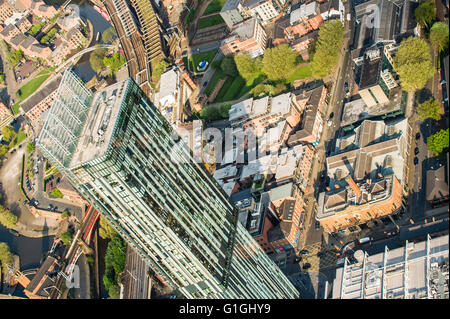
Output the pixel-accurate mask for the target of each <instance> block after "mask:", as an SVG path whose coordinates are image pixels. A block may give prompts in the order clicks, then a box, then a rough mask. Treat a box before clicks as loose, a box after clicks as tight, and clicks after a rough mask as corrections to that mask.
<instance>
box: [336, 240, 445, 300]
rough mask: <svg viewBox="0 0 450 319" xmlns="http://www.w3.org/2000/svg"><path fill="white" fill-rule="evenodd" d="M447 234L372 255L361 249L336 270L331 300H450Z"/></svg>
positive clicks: (407, 243) (406, 243)
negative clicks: (353, 260)
mask: <svg viewBox="0 0 450 319" xmlns="http://www.w3.org/2000/svg"><path fill="white" fill-rule="evenodd" d="M448 239H449V236H448V233H447V234H446V235H443V236H442V235H441V236H438V237H434V238H432V236H430V235H427V238H426V240H424V241H420V242H408V241H406V242H405V245H404V246H403V247H399V248H395V249H391V250H390V249H388V247H387V246H386V247H385V251H384V252H382V253H378V254H376V255H372V256H369V255H368V254H367V252H363V251H361V250H358V251H356V252H355V254H354V258H355V259H356V263H353V264H352V263H350V261H349V259H347V258H345V261H344V264H343V267H340V268H338V269H336V278H335V280H334V283H333V296H332V299H448V298H449V289H448V274H449V273H448V267H449V259H448Z"/></svg>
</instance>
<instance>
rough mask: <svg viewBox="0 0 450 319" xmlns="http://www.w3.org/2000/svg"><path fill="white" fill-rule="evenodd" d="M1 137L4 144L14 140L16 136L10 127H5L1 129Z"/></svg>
mask: <svg viewBox="0 0 450 319" xmlns="http://www.w3.org/2000/svg"><path fill="white" fill-rule="evenodd" d="M2 135H3V140H5V141H6V142H11V141H12V140H14V139H15V138H16V135H17V134H16V132H15V131H14V128H13V127H12V126H11V125H6V126H3V127H2Z"/></svg>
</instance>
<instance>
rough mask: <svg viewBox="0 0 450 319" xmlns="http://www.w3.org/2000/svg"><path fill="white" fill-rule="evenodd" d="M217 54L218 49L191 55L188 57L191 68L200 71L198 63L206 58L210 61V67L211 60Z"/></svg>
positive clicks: (193, 70)
mask: <svg viewBox="0 0 450 319" xmlns="http://www.w3.org/2000/svg"><path fill="white" fill-rule="evenodd" d="M216 54H217V49H215V50H211V51H206V52H202V53H198V54H194V55H191V56H190V57H189V59H188V63H189V69H190V70H191V71H192V72H198V71H197V66H198V64H199V63H200V62H202V61H205V60H206V61H208V63H209V64H208V67H209V66H210V64H211V61H212V60H213V59H214V57H215V56H216ZM208 67H207V68H206V69H205V71H206V70H207V69H208Z"/></svg>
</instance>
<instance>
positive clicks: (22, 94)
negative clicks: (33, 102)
mask: <svg viewBox="0 0 450 319" xmlns="http://www.w3.org/2000/svg"><path fill="white" fill-rule="evenodd" d="M55 69H56V67H50V68H46V69H44V70H42V71H41V72H39V73H38V75H36V76H35V77H34V78H33V79H32V80H30V81H28V82H27V83H26V84H25V85H24V86H22V87H21V88H20V89H18V90H17V92H16V95H17V97H18V98H19V101H18V103H20V102H22V101H23V100H25V99H26V98H27V97H29V96H30V95H31V94H33V93H34V92H35V91H36V90H37V89H38V88H39V87H40V86H41V84H42V83H44V81H45V80H47V78H48V77H49V76H50V75H51V74H52V72H53V71H54V70H55Z"/></svg>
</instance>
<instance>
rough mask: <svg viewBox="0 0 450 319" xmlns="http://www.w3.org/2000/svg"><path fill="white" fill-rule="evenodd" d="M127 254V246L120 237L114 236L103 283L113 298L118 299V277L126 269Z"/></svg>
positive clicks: (106, 258) (109, 245) (106, 257)
mask: <svg viewBox="0 0 450 319" xmlns="http://www.w3.org/2000/svg"><path fill="white" fill-rule="evenodd" d="M126 252H127V245H126V243H125V241H124V240H123V239H122V238H120V236H118V235H116V236H114V238H113V239H112V240H111V241H110V242H109V243H108V247H107V248H106V254H105V274H104V275H103V283H104V284H105V288H106V290H108V294H109V296H110V297H111V298H117V297H118V290H117V288H118V284H117V282H118V279H119V278H118V275H119V274H120V273H121V272H122V271H123V270H124V268H125V259H126Z"/></svg>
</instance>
